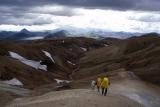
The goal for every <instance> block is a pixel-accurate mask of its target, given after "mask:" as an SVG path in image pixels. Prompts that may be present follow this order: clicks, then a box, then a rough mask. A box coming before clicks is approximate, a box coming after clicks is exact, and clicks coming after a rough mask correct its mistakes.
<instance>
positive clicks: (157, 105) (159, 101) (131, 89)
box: [110, 72, 160, 107]
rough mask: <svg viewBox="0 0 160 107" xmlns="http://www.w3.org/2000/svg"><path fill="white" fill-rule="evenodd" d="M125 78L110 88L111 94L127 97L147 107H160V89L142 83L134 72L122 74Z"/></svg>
mask: <svg viewBox="0 0 160 107" xmlns="http://www.w3.org/2000/svg"><path fill="white" fill-rule="evenodd" d="M119 75H120V76H121V77H122V78H124V79H122V80H120V81H117V82H115V83H114V84H112V86H111V87H110V92H111V93H114V94H120V95H123V96H126V97H128V98H130V99H133V100H134V101H137V102H139V103H140V104H143V105H144V106H145V107H160V87H157V86H154V85H152V84H149V83H145V82H142V81H141V80H139V79H138V77H136V76H135V75H134V74H133V73H132V72H120V73H119Z"/></svg>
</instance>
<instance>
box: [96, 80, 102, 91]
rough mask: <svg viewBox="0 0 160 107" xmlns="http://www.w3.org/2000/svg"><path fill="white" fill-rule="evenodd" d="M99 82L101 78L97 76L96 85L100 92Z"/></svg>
mask: <svg viewBox="0 0 160 107" xmlns="http://www.w3.org/2000/svg"><path fill="white" fill-rule="evenodd" d="M101 82H102V78H97V82H96V85H97V89H98V92H100V87H101Z"/></svg>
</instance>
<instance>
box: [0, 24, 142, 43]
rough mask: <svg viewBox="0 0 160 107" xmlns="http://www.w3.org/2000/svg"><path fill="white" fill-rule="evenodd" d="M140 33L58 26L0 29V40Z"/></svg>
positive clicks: (91, 36)
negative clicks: (31, 29)
mask: <svg viewBox="0 0 160 107" xmlns="http://www.w3.org/2000/svg"><path fill="white" fill-rule="evenodd" d="M140 35H142V33H131V32H111V31H105V30H99V29H84V28H83V29H82V28H73V27H70V28H69V27H68V28H58V29H55V30H49V31H43V32H32V31H29V30H27V29H25V28H24V29H22V30H21V31H19V32H12V31H1V32H0V40H9V41H10V40H35V39H57V38H65V37H88V38H95V39H104V38H106V37H112V38H119V39H126V38H130V37H132V36H140Z"/></svg>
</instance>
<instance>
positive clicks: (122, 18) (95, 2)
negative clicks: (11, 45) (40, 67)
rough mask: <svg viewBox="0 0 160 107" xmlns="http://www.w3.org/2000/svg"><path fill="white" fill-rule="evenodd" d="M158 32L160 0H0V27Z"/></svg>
mask: <svg viewBox="0 0 160 107" xmlns="http://www.w3.org/2000/svg"><path fill="white" fill-rule="evenodd" d="M66 26H72V27H78V28H96V29H104V30H107V31H126V32H159V33H160V0H0V30H12V31H17V30H18V31H19V30H21V29H23V28H27V29H28V30H31V31H41V30H52V29H56V28H61V27H66Z"/></svg>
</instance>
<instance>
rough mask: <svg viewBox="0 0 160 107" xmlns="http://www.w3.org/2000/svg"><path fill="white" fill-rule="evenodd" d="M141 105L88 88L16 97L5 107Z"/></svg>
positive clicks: (114, 106) (130, 106)
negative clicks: (21, 97)
mask: <svg viewBox="0 0 160 107" xmlns="http://www.w3.org/2000/svg"><path fill="white" fill-rule="evenodd" d="M106 106H107V107H143V106H141V105H140V104H139V103H137V102H135V101H132V100H130V99H128V98H127V97H123V96H120V95H116V94H108V96H107V97H104V96H101V95H100V94H99V93H97V92H96V91H92V90H88V89H76V90H66V91H61V92H51V93H48V94H45V95H42V96H38V97H32V98H23V99H16V100H15V101H14V102H12V103H11V104H10V105H8V106H7V107H106Z"/></svg>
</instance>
